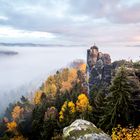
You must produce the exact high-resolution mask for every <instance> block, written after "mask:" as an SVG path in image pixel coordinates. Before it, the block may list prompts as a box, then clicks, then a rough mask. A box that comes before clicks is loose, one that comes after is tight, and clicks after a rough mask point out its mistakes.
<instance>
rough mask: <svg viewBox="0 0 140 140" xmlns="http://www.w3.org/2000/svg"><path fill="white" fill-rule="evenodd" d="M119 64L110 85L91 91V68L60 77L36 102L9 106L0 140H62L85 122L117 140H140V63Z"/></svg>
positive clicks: (74, 66) (78, 66)
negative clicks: (74, 126) (72, 127)
mask: <svg viewBox="0 0 140 140" xmlns="http://www.w3.org/2000/svg"><path fill="white" fill-rule="evenodd" d="M116 63H117V64H118V67H117V68H115V69H114V70H113V74H112V75H113V78H112V80H111V83H110V85H109V86H106V87H105V88H104V87H103V88H102V87H100V88H97V87H95V86H94V87H93V88H91V89H90V91H88V84H87V83H88V78H87V74H86V67H87V66H86V63H85V62H83V61H81V60H80V61H74V62H72V63H71V64H70V66H69V67H68V68H63V69H60V70H58V71H56V73H55V74H54V75H50V76H49V77H48V78H47V80H46V81H44V83H42V85H41V86H40V88H39V89H38V90H37V91H36V92H35V93H34V95H33V97H32V99H31V100H30V99H28V98H26V97H24V96H22V97H21V100H20V101H18V102H16V103H10V104H9V106H8V107H7V109H6V111H5V114H4V116H3V117H2V119H1V121H0V140H62V139H63V129H64V128H65V127H66V126H69V125H70V124H71V123H72V122H73V121H75V120H76V119H79V118H80V119H84V120H87V121H90V122H92V123H93V124H95V125H96V126H97V127H98V128H100V129H102V130H103V131H104V132H106V133H107V134H108V135H110V136H111V138H112V140H139V138H140V119H139V118H140V61H137V62H132V61H126V60H120V61H116V62H114V64H116Z"/></svg>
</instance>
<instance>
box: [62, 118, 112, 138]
mask: <svg viewBox="0 0 140 140" xmlns="http://www.w3.org/2000/svg"><path fill="white" fill-rule="evenodd" d="M63 139H64V140H111V138H110V136H108V135H107V134H105V133H104V132H103V131H102V130H100V129H98V128H97V127H96V126H95V125H94V124H93V123H91V122H88V121H86V120H82V119H79V120H76V121H74V122H73V123H72V124H71V125H70V126H68V127H66V128H64V129H63Z"/></svg>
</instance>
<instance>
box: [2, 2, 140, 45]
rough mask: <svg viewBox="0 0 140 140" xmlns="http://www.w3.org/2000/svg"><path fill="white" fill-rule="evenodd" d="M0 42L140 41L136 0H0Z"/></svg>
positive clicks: (124, 42) (114, 42) (133, 43)
mask: <svg viewBox="0 0 140 140" xmlns="http://www.w3.org/2000/svg"><path fill="white" fill-rule="evenodd" d="M0 42H8V43H9V42H12V43H18V42H19V43H26V42H30V43H41V44H60V45H79V46H82V45H84V46H86V45H90V44H93V42H96V43H97V44H99V45H102V46H103V45H104V46H107V45H108V46H113V45H117V46H119V45H124V46H129V45H130V46H131V45H132V46H133V45H140V0H0Z"/></svg>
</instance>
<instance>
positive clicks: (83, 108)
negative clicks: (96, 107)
mask: <svg viewBox="0 0 140 140" xmlns="http://www.w3.org/2000/svg"><path fill="white" fill-rule="evenodd" d="M76 111H77V112H78V113H79V115H80V118H82V119H86V120H90V116H91V112H92V106H91V105H90V103H89V99H88V97H87V96H86V95H85V94H83V93H82V94H80V95H79V96H78V99H77V101H76Z"/></svg>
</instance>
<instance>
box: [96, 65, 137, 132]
mask: <svg viewBox="0 0 140 140" xmlns="http://www.w3.org/2000/svg"><path fill="white" fill-rule="evenodd" d="M131 92H132V88H131V85H130V83H129V79H128V78H127V70H126V69H125V68H124V67H121V68H120V70H119V71H118V72H117V74H116V76H115V78H114V80H113V82H112V85H111V86H110V94H109V95H108V96H107V97H106V101H105V107H104V111H103V114H104V115H102V116H101V118H100V120H99V124H98V125H99V126H100V127H101V128H102V129H104V130H111V128H112V127H115V126H116V124H121V125H128V124H129V123H131V119H130V113H131V111H133V110H134V107H133V105H132V102H133V101H132V100H131Z"/></svg>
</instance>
